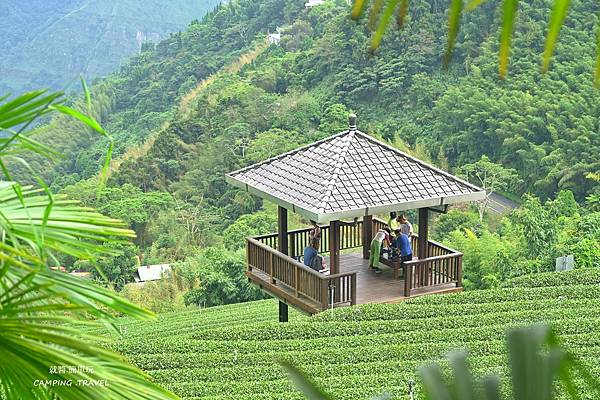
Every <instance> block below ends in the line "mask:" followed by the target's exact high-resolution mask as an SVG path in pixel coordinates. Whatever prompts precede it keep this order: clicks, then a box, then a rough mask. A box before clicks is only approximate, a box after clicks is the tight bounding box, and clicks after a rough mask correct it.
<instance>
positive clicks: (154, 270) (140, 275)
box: [133, 264, 171, 283]
mask: <svg viewBox="0 0 600 400" xmlns="http://www.w3.org/2000/svg"><path fill="white" fill-rule="evenodd" d="M170 272H171V266H170V265H169V264H156V265H143V266H141V267H138V269H137V271H135V273H134V274H133V279H134V280H135V281H136V282H138V283H141V282H149V281H158V280H160V279H161V278H162V277H163V275H166V274H167V273H170Z"/></svg>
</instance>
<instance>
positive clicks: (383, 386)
mask: <svg viewBox="0 0 600 400" xmlns="http://www.w3.org/2000/svg"><path fill="white" fill-rule="evenodd" d="M599 283H600V272H599V271H596V270H583V271H571V272H562V273H546V274H538V275H536V276H534V277H532V278H529V277H524V278H519V279H516V280H513V281H509V282H507V284H506V286H510V287H506V288H501V289H491V290H481V291H472V292H465V293H459V294H451V295H434V296H428V297H421V298H415V299H412V300H410V301H406V302H403V303H401V304H394V305H365V306H360V307H354V308H344V309H336V310H333V311H329V312H325V313H322V314H320V315H317V316H315V317H312V318H310V317H305V316H303V315H300V314H297V313H291V314H290V322H289V323H286V324H280V323H278V322H277V302H276V301H275V300H266V301H258V302H252V303H246V304H236V305H230V306H222V307H214V308H208V309H194V310H188V311H185V312H179V313H171V314H163V315H160V316H159V318H158V319H157V320H156V321H153V322H140V321H133V320H129V319H123V321H122V325H121V329H122V331H123V337H122V338H116V339H115V341H114V342H113V344H112V345H111V347H112V348H113V349H114V350H116V351H118V352H120V353H122V354H124V355H125V356H126V357H127V358H128V359H129V360H130V361H131V362H132V363H134V364H136V365H137V366H139V367H140V368H142V369H144V370H145V371H147V372H148V373H149V374H150V375H151V376H152V377H153V379H154V380H155V381H156V382H158V383H159V384H160V385H161V386H164V387H165V388H168V389H170V390H172V391H173V392H175V393H177V394H178V395H180V396H182V397H183V398H187V399H200V398H202V399H214V400H216V399H230V398H235V399H300V398H303V397H302V395H301V394H300V393H299V392H298V391H296V390H295V389H294V388H293V386H292V384H291V383H290V382H289V380H288V378H287V376H286V375H285V373H284V372H283V371H282V369H281V368H280V367H279V366H278V364H277V363H276V360H277V359H279V358H283V359H288V360H291V361H292V362H294V363H296V364H297V365H298V366H300V367H301V368H302V369H303V370H304V371H305V372H307V373H308V374H309V375H310V376H312V377H313V378H314V379H315V381H317V382H318V383H319V384H320V385H321V386H322V387H323V388H325V389H326V390H327V391H328V392H329V393H331V394H332V395H333V396H334V397H335V398H339V399H367V398H370V397H371V396H373V395H376V394H381V393H384V392H387V393H389V394H390V395H391V397H392V398H394V399H406V398H408V382H409V381H410V380H415V381H418V377H417V374H416V369H417V367H418V366H419V365H422V364H423V363H426V362H428V361H431V360H435V361H441V362H442V363H443V360H444V359H445V355H446V354H447V353H448V351H450V350H452V349H456V348H464V349H467V350H468V352H469V355H470V357H469V358H470V362H471V367H472V369H473V371H474V372H475V373H476V374H485V373H497V374H499V375H501V376H505V375H506V373H507V369H506V365H507V356H506V352H505V332H506V330H507V329H508V328H509V327H511V326H516V325H522V324H528V323H535V322H541V321H544V322H549V323H551V324H552V325H553V326H554V327H555V329H556V331H557V332H558V333H559V335H560V337H561V339H562V341H563V343H564V344H565V346H566V347H567V348H569V349H570V350H571V351H572V352H573V353H575V354H576V355H578V356H579V357H580V358H581V359H582V360H583V361H584V362H585V363H586V364H587V365H588V366H589V369H590V372H592V373H593V374H594V375H595V376H600V361H599V360H600V334H598V332H599V331H600V285H599ZM415 390H416V395H417V398H419V388H418V386H417V387H416V389H415ZM503 391H504V392H508V391H510V388H509V387H507V386H506V385H505V386H503ZM559 391H560V388H559ZM582 396H583V398H593V397H592V395H587V396H586V393H582ZM560 397H561V396H560V395H559V398H560Z"/></svg>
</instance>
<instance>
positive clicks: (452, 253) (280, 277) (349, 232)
mask: <svg viewBox="0 0 600 400" xmlns="http://www.w3.org/2000/svg"><path fill="white" fill-rule="evenodd" d="M387 226H388V225H387V223H386V222H385V221H383V220H381V219H378V218H373V234H375V233H376V232H377V231H378V230H379V229H383V228H386V227H387ZM363 228H364V227H363V222H362V221H358V222H356V223H342V224H341V225H340V250H345V249H352V248H357V247H361V246H363ZM310 229H311V228H303V229H296V230H292V231H289V232H288V245H289V247H288V254H289V256H286V255H284V254H282V253H280V252H278V251H277V250H276V249H277V234H269V235H262V236H257V237H255V238H250V239H248V246H247V250H248V268H249V270H251V269H253V268H254V269H259V270H261V271H263V272H264V273H265V274H267V275H269V276H270V277H271V282H272V283H273V284H275V283H276V282H278V283H281V284H284V285H286V286H287V287H290V288H292V289H293V290H294V292H295V293H296V295H301V296H305V297H307V298H309V299H311V300H313V301H315V302H317V303H319V304H320V305H321V307H322V309H324V308H326V307H328V306H331V304H332V299H330V298H329V294H330V293H331V292H333V293H334V298H333V304H334V305H337V304H341V303H350V304H354V303H355V302H356V274H355V273H353V274H336V275H332V276H324V275H322V274H320V273H318V272H316V271H314V270H312V269H310V268H308V267H306V266H305V265H303V264H302V263H300V262H299V260H300V257H301V256H302V254H303V252H304V248H305V247H306V246H308V244H309V232H310ZM411 247H412V250H413V254H415V255H417V254H419V236H418V235H413V236H412V237H411ZM328 252H329V225H324V226H321V243H320V249H319V253H321V254H323V253H328ZM404 268H405V277H404V295H405V296H406V297H408V296H410V295H411V292H412V291H413V289H418V288H423V287H427V286H435V285H443V284H449V283H454V284H456V286H461V285H462V253H460V252H458V251H456V250H453V249H451V248H448V247H446V246H444V245H442V244H440V243H437V242H435V241H432V240H430V241H428V243H427V258H425V259H422V260H413V261H408V262H405V263H404Z"/></svg>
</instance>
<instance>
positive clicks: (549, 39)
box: [542, 0, 571, 72]
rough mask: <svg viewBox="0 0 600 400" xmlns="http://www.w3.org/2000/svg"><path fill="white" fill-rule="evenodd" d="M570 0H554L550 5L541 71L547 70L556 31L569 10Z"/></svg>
mask: <svg viewBox="0 0 600 400" xmlns="http://www.w3.org/2000/svg"><path fill="white" fill-rule="evenodd" d="M570 3H571V0H555V1H554V6H553V7H552V15H551V17H550V26H549V28H548V35H547V36H546V45H545V47H544V55H543V57H542V71H544V72H545V71H547V70H548V67H549V66H550V60H551V58H552V53H553V52H554V47H555V46H556V41H557V39H558V33H559V32H560V28H561V27H562V26H563V23H564V22H565V18H566V16H567V11H568V10H569V4H570Z"/></svg>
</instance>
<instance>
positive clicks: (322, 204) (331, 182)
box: [319, 129, 356, 210]
mask: <svg viewBox="0 0 600 400" xmlns="http://www.w3.org/2000/svg"><path fill="white" fill-rule="evenodd" d="M347 132H348V135H347V136H346V137H344V139H345V142H344V147H343V148H342V151H341V152H340V154H339V155H338V157H337V160H336V162H335V168H334V170H333V173H332V174H331V178H330V180H329V183H328V184H327V189H326V190H325V193H324V194H323V198H322V199H321V201H320V203H319V209H321V208H323V210H324V209H325V205H326V204H327V202H328V201H329V199H330V197H331V194H332V193H333V189H334V187H335V183H336V181H337V178H338V176H339V174H340V170H341V168H342V164H343V163H344V161H345V160H346V155H347V154H348V149H349V148H350V143H351V142H352V140H354V137H355V136H354V133H355V132H356V130H354V129H352V130H349V131H347Z"/></svg>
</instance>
